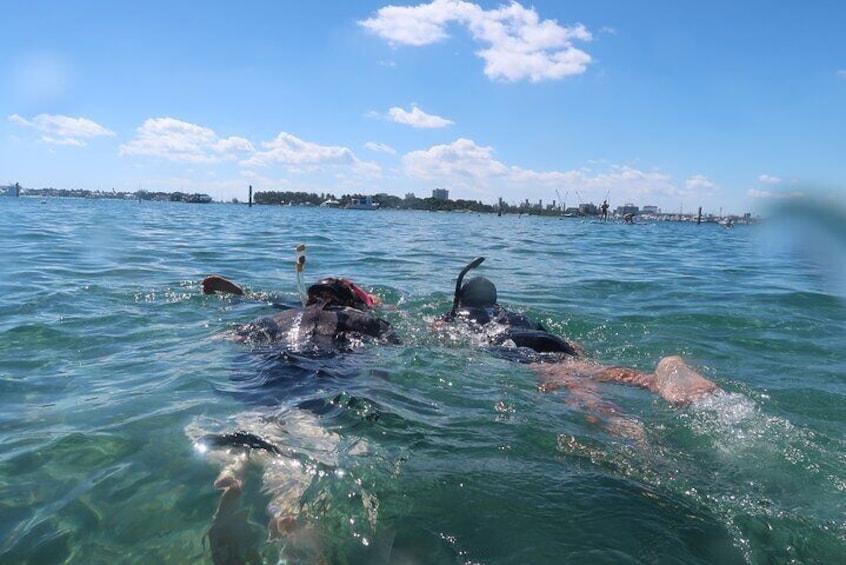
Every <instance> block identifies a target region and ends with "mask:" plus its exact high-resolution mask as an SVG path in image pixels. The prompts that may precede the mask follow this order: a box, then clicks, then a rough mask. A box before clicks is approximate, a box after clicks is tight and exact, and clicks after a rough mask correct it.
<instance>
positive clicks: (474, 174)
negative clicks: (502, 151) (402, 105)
mask: <svg viewBox="0 0 846 565" xmlns="http://www.w3.org/2000/svg"><path fill="white" fill-rule="evenodd" d="M402 161H403V166H404V167H405V170H406V172H407V173H408V174H409V175H411V176H413V177H418V178H423V179H433V178H445V177H446V178H448V177H457V178H461V179H466V178H475V179H489V178H491V177H497V176H503V175H505V174H507V173H508V167H506V166H505V165H503V164H502V163H500V162H499V161H497V160H495V159H494V158H493V148H491V147H480V146H478V145H476V143H475V142H474V141H472V140H470V139H463V138H462V139H457V140H456V141H454V142H452V143H451V144H449V145H435V146H432V147H430V148H429V149H426V150H421V151H412V152H411V153H408V154H406V155H405V156H404V157H403V159H402Z"/></svg>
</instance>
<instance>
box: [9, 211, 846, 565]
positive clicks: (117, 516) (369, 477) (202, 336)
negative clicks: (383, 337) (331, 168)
mask: <svg viewBox="0 0 846 565" xmlns="http://www.w3.org/2000/svg"><path fill="white" fill-rule="evenodd" d="M830 227H831V229H830V230H829V231H831V233H832V235H831V237H830V238H829V241H833V242H835V244H834V245H831V246H829V247H828V248H827V249H828V251H827V252H826V253H825V254H821V253H819V251H820V249H821V247H820V246H813V247H811V248H808V247H807V245H803V244H802V242H803V241H806V242H807V241H808V240H803V239H802V238H800V237H796V234H795V233H791V232H790V230H787V229H786V228H784V227H783V225H781V226H780V225H772V223H770V224H767V223H765V224H761V225H754V226H744V225H741V226H737V227H735V228H734V229H725V228H722V227H720V226H719V225H716V224H703V225H699V226H697V225H695V224H688V223H653V224H641V225H634V226H626V225H621V224H614V223H609V224H601V223H597V222H594V221H590V220H581V219H569V218H568V219H559V218H541V217H525V216H524V217H517V216H504V217H497V216H495V215H475V214H439V213H421V212H392V211H377V212H369V211H347V210H325V209H313V208H297V207H258V206H256V207H247V206H244V205H240V206H237V205H227V204H211V205H186V204H177V203H150V202H120V201H85V200H72V199H48V200H45V201H43V202H42V201H41V200H39V199H30V198H20V199H8V198H7V199H0V241H2V242H3V244H2V248H0V402H2V409H0V445H2V450H0V562H2V563H38V564H46V563H84V564H96V563H109V564H111V563H211V562H212V552H211V550H210V547H209V545H210V540H209V539H208V538H210V537H214V532H210V530H209V528H210V526H211V524H212V520H213V517H214V516H215V512H216V509H217V506H218V503H219V500H220V498H221V491H220V490H218V489H216V488H215V486H214V483H215V480H216V478H217V477H218V476H220V475H221V473H224V472H226V470H229V471H230V472H233V473H234V472H237V473H238V475H239V476H240V477H241V479H242V480H243V497H242V499H241V500H240V509H241V510H240V512H239V513H238V514H237V520H234V521H233V522H232V524H230V526H231V528H232V531H233V532H235V531H236V530H237V537H238V539H239V540H240V541H241V542H242V545H241V547H242V549H243V551H244V553H243V554H242V556H243V557H244V559H245V560H246V559H247V558H251V559H253V560H254V561H255V562H258V561H261V562H266V563H295V562H304V563H319V562H323V563H367V564H369V563H402V564H407V563H408V564H410V563H421V564H430V563H431V564H439V563H479V564H523V563H525V564H544V563H555V564H558V563H591V564H594V563H615V564H617V563H720V564H730V563H838V562H839V563H842V562H844V556H846V442H844V438H846V408H844V406H846V403H844V400H845V399H846V332H844V329H846V300H844V296H843V292H842V290H843V288H844V285H843V282H844V281H843V280H842V274H843V273H842V270H838V265H839V266H841V267H842V265H843V262H842V256H838V255H837V254H838V253H842V252H843V248H842V247H838V245H837V241H838V239H837V238H838V237H840V235H842V234H840V235H838V232H837V229H839V228H837V226H834V225H832V226H830ZM816 228H820V226H816ZM790 229H793V228H790ZM796 229H799V228H796ZM817 231H819V229H818V230H817ZM822 231H823V232H825V231H826V227H825V226H822ZM786 232H787V233H786ZM815 237H817V236H815ZM300 243H305V244H306V245H307V262H306V269H305V278H306V280H307V281H313V280H316V279H318V278H321V277H324V276H333V275H334V276H345V277H349V278H351V279H353V280H355V281H356V282H358V283H359V284H360V285H361V286H363V287H364V288H366V289H369V290H372V291H374V292H376V293H378V294H379V295H381V296H382V297H383V299H384V301H385V303H386V306H385V307H383V308H382V309H381V315H382V316H383V317H384V318H386V319H388V320H389V321H391V322H392V323H393V324H394V325H395V326H396V327H397V330H398V332H399V334H400V336H401V337H402V344H401V345H383V344H366V345H364V346H363V348H362V349H361V350H359V351H357V352H356V353H353V354H349V355H339V356H335V357H332V358H329V359H307V358H304V359H296V358H293V357H290V356H285V355H275V356H273V355H263V354H260V353H258V352H254V351H250V350H249V348H247V347H246V346H244V345H240V344H234V343H231V342H229V341H226V340H225V339H221V336H222V335H224V334H225V332H226V331H227V330H229V329H231V328H232V327H233V326H234V325H235V324H237V323H240V322H245V321H249V320H251V319H254V318H256V317H259V316H262V315H267V314H271V313H273V312H275V311H276V310H275V307H274V306H273V304H272V303H276V304H277V305H279V304H282V305H285V304H296V302H297V301H298V294H297V281H296V276H295V273H294V268H293V267H294V258H295V255H294V247H295V246H296V245H297V244H300ZM840 243H841V244H842V241H840ZM480 255H481V256H485V257H486V258H487V259H486V261H485V262H484V263H483V264H482V265H481V266H480V267H479V269H478V270H477V271H474V272H477V273H478V274H483V275H485V276H487V277H488V278H490V279H491V280H493V281H494V282H495V283H496V284H497V286H498V289H499V298H500V302H501V303H503V304H505V305H508V306H510V307H512V308H514V309H517V310H520V311H523V312H526V313H527V314H529V315H530V316H532V317H534V318H536V319H537V320H539V321H541V322H543V323H544V324H545V325H547V327H549V328H550V329H552V330H553V331H555V332H556V333H559V334H560V335H565V336H567V337H568V338H569V339H571V340H574V341H576V342H578V343H579V344H581V345H582V346H583V347H584V349H585V350H586V352H587V354H588V356H590V357H591V358H593V359H595V360H597V361H599V362H602V363H607V364H613V365H619V366H628V367H634V368H638V369H642V370H645V371H649V370H652V368H654V366H655V364H656V363H657V362H658V361H659V360H660V359H661V358H662V357H663V356H665V355H675V354H678V355H682V356H683V357H684V358H685V359H687V360H688V362H689V363H691V365H693V366H694V367H696V368H697V370H699V371H700V372H701V373H702V374H703V375H705V376H706V377H708V378H710V379H712V380H713V381H715V382H716V383H717V384H718V385H719V386H720V387H721V388H722V390H723V392H722V393H721V394H718V395H715V396H710V397H707V398H705V399H702V400H700V401H697V402H695V403H694V404H692V405H690V406H686V407H675V406H671V405H669V404H667V403H666V402H664V401H663V400H662V399H661V398H659V397H657V396H656V395H653V394H651V393H650V392H648V391H646V390H643V389H639V388H633V387H627V386H623V385H620V384H614V383H599V384H596V383H593V388H592V389H591V390H590V395H589V401H584V399H583V398H574V397H573V395H571V394H570V393H569V392H568V390H567V389H566V388H563V389H560V390H557V391H553V392H541V391H539V390H538V380H537V378H536V376H535V375H534V373H533V372H532V370H531V368H530V367H529V366H527V365H525V364H520V363H514V362H511V361H509V360H507V359H503V358H501V357H498V356H496V355H492V354H491V352H489V351H487V350H485V349H484V348H483V347H480V346H479V344H478V343H477V342H475V341H474V339H473V338H472V336H466V335H457V334H446V335H445V334H436V333H433V332H432V331H431V328H430V324H431V322H432V321H433V320H434V319H435V317H436V316H437V315H439V314H440V313H442V312H444V311H446V310H448V309H449V307H450V305H451V301H452V291H453V288H454V285H455V277H456V275H457V273H458V271H459V270H460V269H461V268H462V267H463V266H464V265H465V264H466V263H467V262H468V261H469V260H471V259H472V258H474V257H476V256H480ZM211 273H220V274H223V275H226V276H228V277H230V278H232V279H234V280H236V281H238V282H240V283H242V284H243V285H244V286H246V287H247V288H248V289H250V290H251V291H252V293H253V296H252V297H251V298H232V297H222V296H204V295H202V293H201V290H200V281H201V280H202V278H203V277H204V276H205V275H207V274H211ZM236 431H248V432H250V433H253V434H255V435H257V436H260V437H262V438H264V439H266V440H267V441H269V442H272V443H273V444H274V445H275V446H277V447H278V449H279V453H271V452H268V451H266V450H261V449H254V450H252V451H251V452H245V451H243V450H236V449H225V448H212V449H202V448H201V446H202V443H201V442H199V441H198V440H199V439H200V438H201V437H203V436H204V435H206V434H227V433H234V432H236ZM271 515H272V516H291V517H293V518H294V519H295V520H296V523H297V526H296V528H294V529H293V530H292V532H291V533H290V534H289V535H286V536H282V535H270V534H269V529H268V528H269V524H268V521H269V517H270V516H271ZM207 534H209V535H207ZM233 535H235V534H234V533H233ZM233 562H236V561H235V560H233Z"/></svg>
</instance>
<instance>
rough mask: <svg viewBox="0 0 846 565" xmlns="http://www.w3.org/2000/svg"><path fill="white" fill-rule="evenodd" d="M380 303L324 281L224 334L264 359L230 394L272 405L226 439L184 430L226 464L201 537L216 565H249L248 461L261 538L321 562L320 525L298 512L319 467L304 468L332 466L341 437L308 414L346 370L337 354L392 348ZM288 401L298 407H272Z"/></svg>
mask: <svg viewBox="0 0 846 565" xmlns="http://www.w3.org/2000/svg"><path fill="white" fill-rule="evenodd" d="M202 287H203V293H204V294H214V293H217V292H220V293H229V294H235V295H239V296H244V295H248V293H246V292H245V291H244V289H242V288H241V287H240V286H238V285H237V284H235V283H233V282H232V281H230V280H228V279H226V278H224V277H222V276H220V275H212V276H209V277H206V278H205V279H204V280H203V283H202ZM380 303H381V301H380V300H379V298H378V297H377V296H375V295H373V294H370V293H368V292H366V291H365V290H363V289H362V288H361V287H359V286H358V285H356V284H355V283H353V282H352V281H350V280H348V279H340V278H325V279H322V280H319V281H317V282H316V283H314V284H312V285H311V286H309V287H308V289H307V290H305V291H304V293H303V304H304V305H303V306H297V307H288V306H285V305H279V306H281V307H283V308H286V309H284V310H282V311H281V312H278V313H276V314H274V315H272V316H267V317H263V318H259V319H257V320H254V321H252V322H249V323H246V324H242V325H240V326H238V327H237V328H236V329H235V331H234V332H231V333H230V337H231V339H232V340H233V341H237V342H244V343H247V344H249V345H251V346H254V347H256V351H257V352H259V353H260V354H264V353H266V354H267V355H266V357H262V359H265V360H266V361H267V362H266V363H263V365H262V369H261V371H259V372H258V373H257V374H256V375H248V376H246V377H241V376H239V377H238V378H237V379H236V380H237V385H236V386H235V387H233V389H232V390H235V391H237V394H240V395H242V396H243V397H244V398H245V399H250V400H254V401H257V402H258V403H260V404H263V405H267V406H272V408H271V409H270V410H271V411H270V412H267V413H265V412H248V413H246V414H244V415H243V416H242V417H241V418H240V419H241V422H240V423H239V426H240V429H238V430H237V431H235V432H234V433H223V434H221V433H208V432H203V433H198V432H192V433H191V434H190V435H192V436H193V437H194V438H195V444H196V445H197V446H198V449H200V450H201V451H203V452H209V453H210V455H209V456H210V457H212V458H214V459H217V460H219V461H220V462H221V463H222V464H223V465H224V466H223V469H222V470H221V472H220V475H219V476H218V478H217V480H216V481H215V487H216V488H218V489H219V490H221V491H222V493H221V499H220V503H219V506H218V511H217V513H216V514H215V517H214V519H213V521H212V525H211V527H210V528H209V530H208V532H207V538H208V540H209V545H210V547H211V550H212V560H213V562H214V563H215V564H219V563H246V562H253V561H250V560H249V559H248V558H249V557H252V556H254V555H255V545H254V540H255V536H254V533H255V532H253V531H252V530H251V528H249V527H248V524H247V520H246V513H247V509H245V508H242V507H241V505H240V500H241V491H242V486H243V484H244V482H245V477H246V476H247V473H246V470H247V467H248V465H249V464H250V461H252V462H254V463H259V464H261V465H262V467H263V469H264V471H263V477H262V480H263V482H264V483H265V485H264V488H265V490H266V491H267V492H271V493H272V499H271V501H270V503H269V504H268V508H267V510H268V514H269V516H270V520H269V522H268V535H269V536H270V537H271V538H277V537H278V538H284V540H285V549H284V551H285V552H286V554H288V553H290V552H295V553H296V552H304V553H306V554H309V555H311V556H312V557H313V559H312V560H313V561H319V559H318V558H317V557H316V556H317V555H319V554H320V552H321V549H320V543H319V538H320V535H319V528H317V527H316V525H315V524H313V523H311V522H310V521H309V519H308V517H307V516H306V515H305V514H304V513H303V512H302V508H301V497H302V496H303V495H304V493H305V492H306V490H307V488H308V486H309V485H310V484H311V483H312V481H313V479H314V470H313V467H314V468H317V467H319V466H320V465H317V466H315V464H314V463H309V462H311V461H312V459H313V458H316V457H321V455H320V454H323V456H325V457H326V459H325V460H323V459H316V461H318V462H319V463H320V464H326V465H328V464H330V463H331V457H333V456H334V457H337V454H338V450H339V448H338V444H339V443H340V438H339V436H338V435H337V434H336V433H334V432H332V431H331V430H326V429H324V428H323V427H322V426H321V425H320V424H319V416H318V415H316V414H314V413H312V412H311V410H318V413H319V410H321V409H324V408H325V405H324V402H323V397H324V396H325V395H326V394H327V390H330V389H331V387H332V384H331V377H332V375H334V374H336V373H337V371H338V369H339V368H343V367H344V366H345V364H344V363H345V361H344V360H343V357H344V356H343V355H340V356H339V355H337V354H338V353H341V354H343V353H348V352H352V351H355V350H357V349H358V348H359V347H360V346H361V345H363V344H364V343H368V342H373V341H379V342H383V343H398V342H399V340H398V339H397V337H396V334H395V332H394V329H393V327H392V326H391V324H390V323H389V322H387V321H385V320H383V319H381V318H379V317H377V316H376V315H374V314H373V313H371V312H370V311H369V310H370V309H372V308H375V307H376V306H378V305H379V304H380ZM280 353H281V355H280ZM354 366H355V364H354V363H353V367H354ZM341 372H342V373H344V375H349V374H351V373H349V372H345V371H343V370H342V371H341ZM318 377H320V378H318ZM286 397H287V398H291V399H292V400H294V401H295V402H296V405H295V406H286V404H288V403H287V402H285V401H282V402H279V400H280V399H283V398H286ZM332 402H334V400H333V401H332ZM252 414H256V416H253V415H252ZM289 438H296V440H295V441H294V444H295V445H298V444H300V443H303V442H305V443H306V444H308V445H309V449H308V450H307V452H304V453H300V452H299V451H298V450H297V448H295V447H291V445H288V439H289ZM320 446H326V447H325V449H322V448H320ZM256 562H258V561H256Z"/></svg>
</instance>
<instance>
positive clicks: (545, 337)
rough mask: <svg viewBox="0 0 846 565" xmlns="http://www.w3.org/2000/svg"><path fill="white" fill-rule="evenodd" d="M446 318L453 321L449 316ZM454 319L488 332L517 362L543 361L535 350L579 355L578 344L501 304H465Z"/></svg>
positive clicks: (491, 338)
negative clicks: (568, 341) (572, 343)
mask: <svg viewBox="0 0 846 565" xmlns="http://www.w3.org/2000/svg"><path fill="white" fill-rule="evenodd" d="M446 319H448V320H449V316H447V317H446ZM453 319H454V320H459V321H464V322H466V323H467V324H469V325H470V327H471V328H472V329H473V331H475V332H478V333H484V334H485V336H486V338H487V340H488V342H489V343H490V344H491V345H492V346H494V348H495V349H496V351H498V352H499V353H500V354H502V355H503V356H505V357H508V358H514V359H515V360H517V361H523V362H529V361H537V360H542V359H539V358H538V356H536V355H532V353H539V354H563V355H569V356H572V357H576V356H578V351H577V350H576V348H575V347H573V346H572V345H571V344H569V343H567V341H565V340H564V339H562V338H560V337H558V336H557V335H555V334H552V333H550V332H549V331H548V330H547V329H546V328H545V327H543V325H542V324H540V323H538V322H534V321H532V320H531V319H530V318H529V317H528V316H526V315H525V314H521V313H519V312H511V311H509V310H507V309H505V308H503V307H502V306H499V305H494V306H487V307H484V308H482V307H462V308H459V309H458V310H457V311H456V313H455V317H454V318H453Z"/></svg>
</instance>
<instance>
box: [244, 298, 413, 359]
mask: <svg viewBox="0 0 846 565" xmlns="http://www.w3.org/2000/svg"><path fill="white" fill-rule="evenodd" d="M236 333H237V334H238V335H239V336H241V337H242V338H243V339H245V340H246V341H248V342H250V343H252V344H257V345H269V344H280V345H283V346H285V347H286V348H288V349H291V350H293V351H313V352H317V351H321V350H323V351H326V352H336V351H349V350H352V349H354V348H355V346H356V345H358V344H360V343H361V342H363V341H367V340H368V339H372V338H376V339H382V340H384V341H386V342H389V343H398V342H399V340H398V339H397V337H396V334H395V333H394V330H393V327H392V326H391V324H390V323H388V322H386V321H385V320H382V319H381V318H377V317H376V316H374V315H372V314H370V313H369V312H365V311H362V310H358V309H356V308H350V307H344V306H333V305H327V304H325V303H317V304H311V305H309V306H306V307H305V308H303V309H294V310H285V311H283V312H279V313H278V314H275V315H273V316H267V317H265V318H259V319H258V320H255V321H253V322H250V323H248V324H244V325H243V326H240V327H239V328H238V329H237V330H236Z"/></svg>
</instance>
